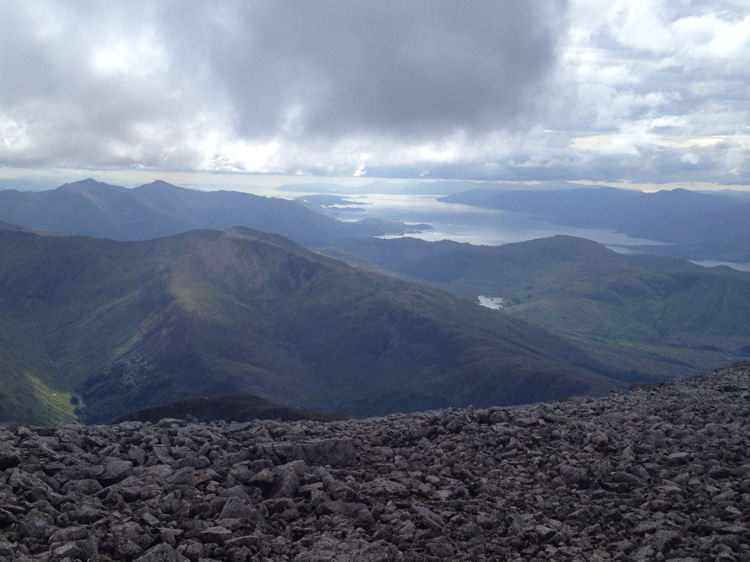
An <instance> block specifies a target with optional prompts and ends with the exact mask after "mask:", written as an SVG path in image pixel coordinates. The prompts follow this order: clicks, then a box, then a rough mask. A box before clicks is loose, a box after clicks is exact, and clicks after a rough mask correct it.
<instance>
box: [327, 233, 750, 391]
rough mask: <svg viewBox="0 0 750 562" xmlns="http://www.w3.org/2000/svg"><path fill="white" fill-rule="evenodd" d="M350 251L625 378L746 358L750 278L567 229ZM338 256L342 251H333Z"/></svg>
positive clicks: (361, 246)
mask: <svg viewBox="0 0 750 562" xmlns="http://www.w3.org/2000/svg"><path fill="white" fill-rule="evenodd" d="M345 248H346V250H347V251H348V252H350V253H352V254H356V255H358V256H359V258H358V259H359V261H360V262H361V259H362V258H365V259H369V260H371V261H372V262H374V263H375V264H377V266H380V267H388V268H391V269H392V270H394V271H396V272H398V273H400V274H402V275H404V276H407V277H409V278H412V279H420V280H422V281H427V282H429V283H431V284H434V285H436V286H438V287H441V288H443V289H445V290H447V291H450V292H451V293H453V294H455V295H458V296H461V297H464V298H467V299H470V300H473V301H476V299H477V297H478V296H480V295H485V296H490V297H499V298H502V299H504V301H503V312H504V313H505V314H509V315H512V316H514V317H517V318H519V319H524V320H527V321H531V322H534V323H536V324H538V325H540V326H543V327H545V328H546V329H548V330H551V331H554V332H556V333H558V334H560V335H561V337H565V338H567V339H568V340H569V341H572V342H574V343H575V344H576V345H578V346H581V347H583V348H585V349H586V350H587V351H588V353H589V354H590V355H591V356H593V357H596V358H598V360H599V361H601V362H602V363H604V364H607V365H610V366H618V367H619V371H620V372H621V373H623V374H624V375H623V376H625V378H626V379H627V378H628V376H630V375H632V378H634V379H637V378H648V377H656V378H661V377H675V376H682V375H687V374H689V373H691V372H695V371H696V370H700V369H706V368H710V367H715V366H718V365H722V364H726V363H728V362H731V361H736V360H737V359H739V358H741V357H743V356H748V355H750V322H748V321H747V318H749V317H750V275H748V274H744V273H739V272H735V271H733V270H730V269H728V268H715V269H706V268H703V267H699V266H697V265H694V264H691V263H689V262H686V261H682V260H679V259H675V258H668V257H659V256H650V255H624V254H618V253H615V252H613V251H611V250H608V249H607V248H605V247H604V246H602V245H600V244H597V243H595V242H591V241H588V240H583V239H580V238H573V237H569V236H554V237H551V238H545V239H540V240H532V241H529V242H522V243H518V244H507V245H504V246H471V245H468V244H457V243H454V242H439V243H429V242H424V241H421V240H416V239H398V240H365V241H356V242H354V241H353V242H350V243H349V244H348V245H347V246H346V247H345ZM335 252H336V253H337V254H338V255H340V256H342V257H344V256H346V254H342V253H341V252H340V251H338V250H336V251H335Z"/></svg>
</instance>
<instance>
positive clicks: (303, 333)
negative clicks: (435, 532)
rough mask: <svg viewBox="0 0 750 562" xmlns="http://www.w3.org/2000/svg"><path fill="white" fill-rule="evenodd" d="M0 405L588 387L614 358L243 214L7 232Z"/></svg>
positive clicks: (309, 399)
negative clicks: (115, 228)
mask: <svg viewBox="0 0 750 562" xmlns="http://www.w3.org/2000/svg"><path fill="white" fill-rule="evenodd" d="M0 256H2V258H1V259H0V383H1V384H0V419H4V420H10V419H14V420H16V421H19V422H23V423H43V424H47V423H54V422H57V421H61V420H65V419H72V418H74V417H75V416H76V415H78V416H80V418H81V419H83V420H85V421H87V422H102V421H106V420H108V419H110V418H112V417H114V416H117V415H120V414H122V413H125V412H128V411H132V410H136V409H139V408H144V407H147V406H150V405H154V404H160V403H164V402H167V401H170V400H175V399H179V398H186V397H191V396H204V395H216V394H236V393H249V394H254V395H257V396H261V397H263V398H265V399H267V400H270V401H272V402H275V403H279V404H283V405H288V406H294V407H299V408H305V409H312V410H316V411H321V412H341V413H348V414H356V415H371V414H372V415H374V414H385V413H388V412H393V411H408V410H416V409H426V408H435V407H438V406H449V405H456V406H459V405H467V404H470V403H473V404H475V405H477V406H479V405H488V404H511V403H519V402H529V401H536V400H549V399H558V398H564V397H566V396H569V395H571V394H580V393H599V392H603V391H606V390H607V389H610V388H613V387H615V386H617V385H618V383H616V382H614V381H613V380H610V379H607V378H605V377H603V376H601V375H600V373H604V374H616V370H615V369H613V368H608V367H607V366H604V365H601V364H600V363H599V362H598V361H596V360H592V359H591V358H590V357H588V356H587V355H586V353H584V352H582V351H581V350H580V349H578V348H577V347H576V346H575V345H571V344H569V343H566V342H564V341H563V340H562V339H560V338H559V337H556V336H552V335H550V334H549V333H547V332H546V331H544V330H542V329H539V328H536V327H534V326H532V325H529V324H527V323H526V322H524V321H521V320H518V319H517V318H511V317H509V316H508V315H505V314H502V313H497V312H496V311H491V310H487V309H484V308H482V307H480V306H477V305H474V304H471V303H467V302H466V301H464V300H462V299H458V298H456V297H453V296H450V295H449V294H447V293H445V292H443V291H440V290H437V289H433V288H429V287H425V286H420V285H415V284H411V283H405V282H402V281H399V280H395V279H392V278H387V277H383V276H380V275H375V274H370V273H365V272H362V271H360V270H357V269H354V268H352V267H350V266H347V265H345V264H343V263H341V262H338V261H335V260H332V259H330V258H326V257H323V256H321V255H319V254H315V253H313V252H310V251H308V250H306V249H304V248H302V247H301V246H298V245H296V244H294V243H293V242H291V241H289V240H287V239H285V238H282V237H279V236H275V235H271V234H266V233H262V232H258V231H254V230H250V229H247V228H240V227H235V228H230V229H226V230H223V231H214V230H198V231H190V232H186V233H183V234H179V235H175V236H171V237H166V238H159V239H152V240H147V241H142V242H114V241H110V240H100V239H94V238H88V237H80V236H72V237H71V236H42V235H37V234H33V233H28V232H16V231H0Z"/></svg>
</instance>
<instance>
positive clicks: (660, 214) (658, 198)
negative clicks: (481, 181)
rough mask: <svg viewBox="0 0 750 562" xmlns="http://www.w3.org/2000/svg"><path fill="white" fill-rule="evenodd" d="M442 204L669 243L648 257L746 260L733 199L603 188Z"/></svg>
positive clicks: (748, 245) (743, 211) (487, 194)
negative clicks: (658, 255) (523, 215)
mask: <svg viewBox="0 0 750 562" xmlns="http://www.w3.org/2000/svg"><path fill="white" fill-rule="evenodd" d="M442 200H443V201H446V202H451V203H462V204H465V205H472V206H476V207H483V208H490V209H502V210H506V211H513V212H519V213H528V214H530V215H534V216H538V217H540V218H543V219H545V220H548V221H550V222H554V223H558V224H564V225H568V226H575V227H581V228H604V229H610V230H617V231H619V232H623V233H625V234H627V235H629V236H632V237H636V238H646V239H650V240H657V241H660V242H665V243H666V244H667V245H663V246H647V247H644V249H647V250H648V251H649V252H652V253H661V254H667V255H673V256H678V257H683V258H688V259H719V260H725V261H730V262H750V202H747V201H744V200H742V199H738V198H736V197H728V196H725V195H714V194H707V193H696V192H693V191H688V190H685V189H675V190H672V191H658V192H656V193H642V192H639V191H632V190H626V189H613V188H607V187H602V188H596V189H592V188H580V189H566V190H557V191H530V190H527V191H491V190H486V189H473V190H469V191H465V192H461V193H456V194H453V195H450V196H447V197H444V198H442Z"/></svg>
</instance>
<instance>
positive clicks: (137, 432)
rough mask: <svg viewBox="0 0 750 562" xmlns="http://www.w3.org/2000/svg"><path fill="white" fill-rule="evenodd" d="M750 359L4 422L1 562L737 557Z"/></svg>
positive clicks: (745, 524) (747, 505) (741, 541)
mask: <svg viewBox="0 0 750 562" xmlns="http://www.w3.org/2000/svg"><path fill="white" fill-rule="evenodd" d="M749 431H750V363H742V364H737V365H734V366H733V367H730V368H727V369H722V370H718V371H714V372H710V373H705V374H702V375H699V376H697V377H694V378H692V379H689V380H682V381H675V382H668V383H663V384H660V385H658V386H648V387H646V386H639V387H636V388H633V389H631V390H630V391H629V392H626V393H612V394H610V395H609V396H607V397H605V398H599V399H590V398H580V399H574V400H570V401H568V402H565V403H561V404H558V403H547V404H536V405H530V406H523V407H513V408H489V409H482V410H475V409H467V410H456V409H449V410H441V411H433V412H425V413H418V414H412V415H393V416H389V417H387V418H381V419H367V420H350V421H338V422H329V423H320V422H308V421H303V422H285V423H280V422H272V421H258V422H245V423H221V422H220V423H211V424H199V423H189V422H185V421H178V420H162V421H161V422H159V423H157V424H150V423H141V422H126V423H122V424H119V425H113V426H91V427H81V426H72V425H68V426H63V427H58V428H42V429H30V428H21V427H18V426H16V425H14V424H3V425H0V449H1V453H0V469H1V471H0V558H1V559H4V560H71V561H72V560H110V559H112V560H137V561H139V562H147V561H172V560H193V561H197V560H232V561H239V560H262V559H264V558H265V559H271V560H295V561H299V562H303V561H304V562H311V561H324V560H346V561H349V560H368V561H387V560H438V559H451V560H504V559H524V560H529V559H554V560H608V559H614V560H749V559H750V459H749V457H748V448H749V447H750V440H749V439H748V432H749Z"/></svg>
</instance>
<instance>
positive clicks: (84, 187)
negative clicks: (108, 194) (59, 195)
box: [57, 178, 125, 193]
mask: <svg viewBox="0 0 750 562" xmlns="http://www.w3.org/2000/svg"><path fill="white" fill-rule="evenodd" d="M57 189H58V191H65V192H68V193H90V192H92V191H101V190H104V189H118V190H119V189H125V188H124V187H120V186H118V185H111V184H108V183H104V182H101V181H97V180H95V179H93V178H86V179H85V180H80V181H75V182H71V183H65V184H63V185H61V186H60V187H58V188H57Z"/></svg>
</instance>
